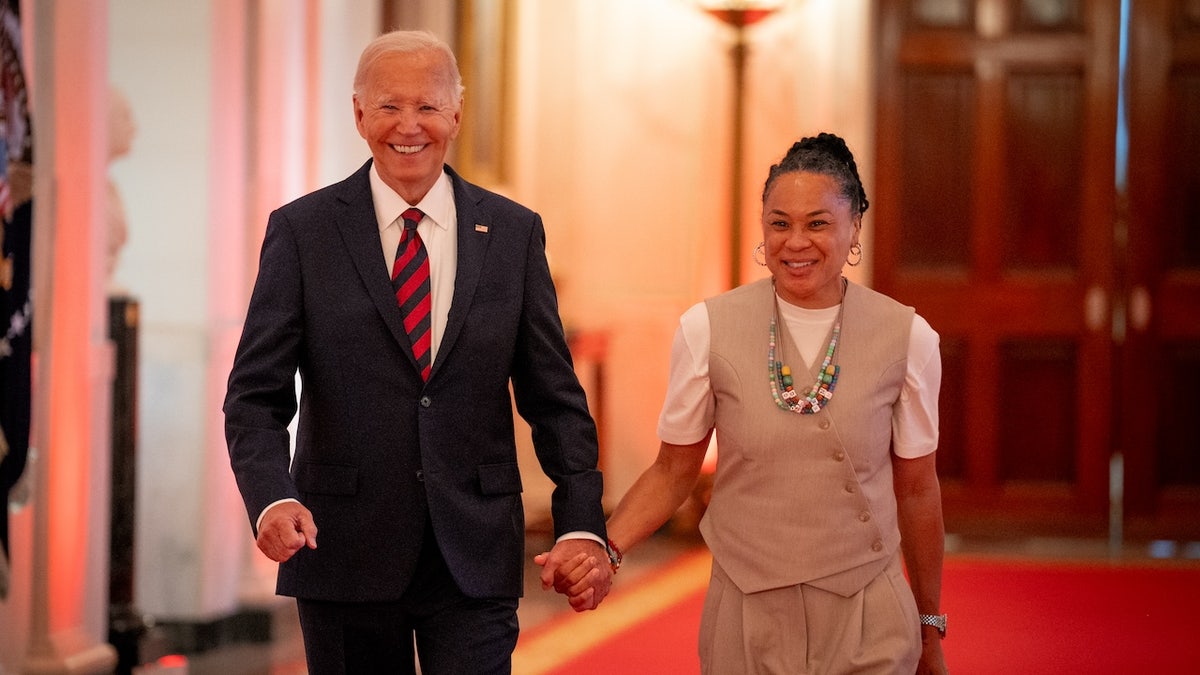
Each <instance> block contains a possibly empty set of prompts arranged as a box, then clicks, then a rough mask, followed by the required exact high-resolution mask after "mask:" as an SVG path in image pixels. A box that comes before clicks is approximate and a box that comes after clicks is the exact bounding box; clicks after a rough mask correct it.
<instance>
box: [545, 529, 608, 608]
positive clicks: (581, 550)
mask: <svg viewBox="0 0 1200 675" xmlns="http://www.w3.org/2000/svg"><path fill="white" fill-rule="evenodd" d="M533 561H534V562H535V563H537V564H538V565H541V567H542V573H541V579H542V590H550V589H551V588H553V589H554V590H555V591H557V592H559V593H562V594H563V595H565V596H567V602H568V603H569V604H570V605H571V608H572V609H574V610H575V611H576V612H585V611H587V610H589V609H596V608H597V607H599V606H600V603H601V602H602V601H603V600H604V598H605V596H607V595H608V591H609V589H610V588H611V587H612V577H613V571H612V567H610V566H609V562H608V554H607V553H605V551H604V547H603V546H601V545H600V543H599V542H596V541H593V540H591V539H564V540H562V541H560V542H558V543H556V544H555V545H554V548H552V549H550V551H549V552H546V553H539V554H537V555H536V556H534V558H533Z"/></svg>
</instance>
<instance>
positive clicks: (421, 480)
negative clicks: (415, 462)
mask: <svg viewBox="0 0 1200 675" xmlns="http://www.w3.org/2000/svg"><path fill="white" fill-rule="evenodd" d="M417 482H418V483H424V482H425V472H424V471H421V470H420V469H418V470H417Z"/></svg>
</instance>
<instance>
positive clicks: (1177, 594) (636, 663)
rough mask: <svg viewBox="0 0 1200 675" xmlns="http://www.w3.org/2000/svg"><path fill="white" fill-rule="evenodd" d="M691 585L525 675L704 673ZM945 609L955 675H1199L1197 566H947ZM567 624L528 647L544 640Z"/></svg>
mask: <svg viewBox="0 0 1200 675" xmlns="http://www.w3.org/2000/svg"><path fill="white" fill-rule="evenodd" d="M693 569H698V568H697V567H696V566H693ZM687 578H688V580H689V581H688V582H687V583H690V584H692V585H693V588H692V590H691V591H690V592H687V593H686V594H683V595H682V597H680V599H678V600H677V601H674V602H672V603H671V604H670V605H669V606H667V607H665V608H664V609H662V610H660V611H657V612H656V613H654V614H653V615H652V616H649V617H648V618H645V619H640V620H635V621H633V622H631V623H630V624H629V625H627V626H625V627H623V628H621V629H620V630H619V631H615V632H612V631H610V633H611V634H610V636H609V637H608V638H607V639H606V640H604V641H603V642H601V643H599V644H597V645H594V646H592V647H591V648H590V649H587V650H586V651H583V652H582V653H572V651H571V649H570V648H569V645H570V643H571V642H572V640H573V638H574V637H577V636H578V635H579V634H580V633H579V632H578V631H580V630H585V627H583V626H582V625H581V626H578V627H575V628H568V630H567V631H566V633H565V634H560V637H559V638H558V639H557V640H556V642H560V643H561V644H557V645H555V647H562V648H563V650H564V656H563V658H562V659H561V660H559V661H558V662H557V663H556V664H555V665H554V666H553V667H550V668H548V669H533V668H531V669H530V671H529V673H519V675H529V674H530V673H533V672H535V671H536V672H538V673H549V674H553V675H568V674H571V675H589V674H592V673H594V674H596V675H600V674H604V675H609V674H611V673H622V674H624V673H629V674H633V675H638V674H651V673H653V674H662V673H668V674H675V673H696V672H698V671H699V660H698V658H697V656H696V633H697V630H698V627H699V621H700V618H699V617H700V609H701V603H702V602H703V596H704V591H703V582H700V587H699V588H698V589H697V588H695V584H696V582H697V580H698V579H699V578H700V577H698V576H697V575H696V573H695V572H694V571H693V572H690V573H689V574H688V576H687ZM652 581H653V580H652ZM642 586H643V584H642V583H640V582H639V583H638V584H635V585H634V586H633V587H630V588H620V587H618V589H617V590H615V591H614V593H613V595H610V596H609V599H608V600H607V601H606V605H605V607H603V608H602V609H601V610H600V611H599V612H592V613H590V614H597V615H598V614H601V613H603V612H604V611H605V610H606V609H613V608H614V607H609V606H608V603H609V602H611V601H612V600H613V599H614V598H618V597H619V598H621V600H622V601H625V602H630V603H636V602H637V600H636V599H637V597H638V595H639V594H645V593H646V592H647V589H645V588H641V587H642ZM645 597H649V596H645ZM614 605H616V603H614ZM633 606H636V605H633ZM942 606H943V609H944V611H946V612H947V613H948V614H949V615H950V627H949V635H948V637H947V639H946V642H945V651H946V658H947V662H948V664H949V667H950V671H951V673H955V674H956V675H964V674H965V675H988V674H992V673H996V674H1001V673H1003V674H1005V675H1009V674H1012V673H1021V674H1022V675H1030V674H1033V675H1036V674H1040V673H1046V674H1048V675H1049V674H1054V675H1058V674H1063V673H1069V674H1071V675H1088V674H1096V675H1110V674H1111V675H1123V674H1126V673H1166V674H1173V673H1200V618H1198V616H1200V614H1198V612H1200V565H1197V564H1192V565H1186V566H1185V565H1179V564H1166V563H1163V564H1156V563H1151V562H1147V563H1121V564H1116V563H1113V564H1109V563H1107V562H1103V561H1098V562H1074V563H1072V562H1049V561H1026V560H1009V559H985V558H966V557H950V558H948V559H947V561H946V569H945V579H944V583H943V591H942ZM564 618H565V617H564ZM558 623H560V622H559V621H558V620H553V621H551V622H549V624H550V625H547V626H542V627H539V628H538V629H535V631H533V632H534V633H535V635H533V636H531V637H533V638H536V637H538V635H540V636H541V637H542V638H543V640H545V639H546V638H548V637H549V636H550V632H551V631H554V630H555V626H554V624H558ZM522 641H523V642H526V640H525V638H524V637H523V638H522ZM531 646H532V645H531ZM519 649H520V648H519ZM514 672H517V671H516V670H514Z"/></svg>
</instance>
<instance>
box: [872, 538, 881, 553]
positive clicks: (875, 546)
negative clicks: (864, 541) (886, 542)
mask: <svg viewBox="0 0 1200 675" xmlns="http://www.w3.org/2000/svg"><path fill="white" fill-rule="evenodd" d="M871 550H872V551H875V552H876V553H878V552H880V551H882V550H883V542H882V541H879V540H878V539H876V540H875V543H874V544H871Z"/></svg>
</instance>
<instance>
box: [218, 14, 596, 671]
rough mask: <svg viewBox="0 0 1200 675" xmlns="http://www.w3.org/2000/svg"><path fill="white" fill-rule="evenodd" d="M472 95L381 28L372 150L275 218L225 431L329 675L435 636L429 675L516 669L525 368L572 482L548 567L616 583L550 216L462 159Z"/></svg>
mask: <svg viewBox="0 0 1200 675" xmlns="http://www.w3.org/2000/svg"><path fill="white" fill-rule="evenodd" d="M462 92H463V89H462V84H461V78H460V76H459V72H458V66H457V64H456V62H455V59H454V55H453V53H452V52H451V51H450V49H449V48H448V47H447V46H446V45H445V44H444V43H442V42H441V41H440V40H438V39H437V38H435V37H433V36H432V35H430V34H428V33H423V32H399V31H398V32H394V33H388V34H386V35H383V36H381V37H379V38H377V39H376V40H374V41H373V42H372V43H371V44H370V45H368V46H367V48H366V49H365V50H364V51H363V54H362V57H361V59H360V61H359V65H358V71H357V73H356V75H355V80H354V115H355V121H356V124H357V127H358V130H359V133H360V134H361V135H362V137H363V138H364V139H365V140H366V141H367V144H368V145H369V146H370V148H371V154H372V159H371V160H370V161H368V162H367V163H366V164H365V165H363V167H362V168H361V169H359V170H358V171H357V172H356V173H355V174H354V175H352V176H350V177H349V178H347V179H346V180H344V181H342V182H340V183H336V184H334V185H331V186H328V187H326V188H323V189H320V190H317V191H315V192H313V193H311V194H309V195H306V196H304V197H301V198H300V199H297V200H296V201H294V202H292V203H290V204H288V205H286V206H283V207H281V208H279V209H278V210H276V211H275V212H273V213H272V214H271V217H270V220H269V222H268V225H267V230H266V236H265V238H264V241H263V247H262V255H261V259H260V262H259V273H258V279H257V281H256V282H255V287H254V293H253V295H252V297H251V299H250V305H249V309H248V310H247V314H246V321H245V326H244V328H243V333H242V339H241V342H240V344H239V346H238V351H237V355H236V357H235V360H234V365H233V370H232V372H231V374H230V377H229V389H228V393H227V396H226V399H225V406H224V410H225V420H226V421H225V425H226V437H227V440H228V443H229V454H230V460H231V464H232V467H233V472H234V475H235V476H236V478H237V483H238V487H239V489H240V490H241V493H242V496H243V499H244V500H245V503H246V508H247V511H248V513H249V516H250V521H251V524H252V526H253V529H254V532H255V535H256V538H257V543H258V547H259V548H260V549H261V550H262V551H263V552H264V553H265V554H266V555H267V556H268V557H270V558H271V559H273V560H276V561H278V562H280V563H281V565H280V568H279V578H278V592H279V593H280V594H283V595H290V596H294V597H296V598H297V604H298V607H299V611H300V619H301V626H302V630H303V633H304V641H305V650H306V653H307V659H308V665H309V671H310V672H311V673H313V674H314V675H319V674H321V673H347V672H348V673H370V672H388V673H406V672H407V673H413V672H414V671H415V664H414V650H413V644H414V642H415V644H416V657H417V658H419V660H420V664H421V670H422V672H423V673H424V674H425V675H439V674H443V673H469V674H472V675H476V674H483V673H508V672H509V671H510V670H511V655H512V651H513V648H514V647H515V645H516V640H517V630H518V629H517V618H516V609H517V602H518V598H519V597H520V596H521V594H522V589H523V581H522V575H523V563H524V553H525V552H524V535H525V532H524V512H523V508H522V505H521V497H520V493H521V477H520V473H519V471H518V468H517V456H516V446H515V441H514V436H513V415H512V401H511V399H510V393H509V392H510V383H511V391H512V393H513V395H515V399H516V406H517V410H518V412H519V413H520V414H521V416H522V417H523V418H525V419H526V420H527V421H528V422H529V423H530V426H531V427H532V429H533V442H534V446H535V449H536V452H537V456H538V459H539V461H540V463H541V466H542V469H543V471H544V472H545V473H546V474H547V475H548V476H549V477H550V478H551V479H552V480H553V482H554V483H555V486H556V487H555V490H554V493H553V497H552V504H551V509H552V515H553V518H554V528H555V534H556V537H557V541H556V544H555V545H554V547H553V548H552V549H551V551H550V556H549V562H548V563H547V565H546V567H547V570H548V572H547V573H549V574H553V570H554V569H555V568H559V567H562V568H563V569H574V568H575V565H576V564H578V563H579V562H580V561H583V563H584V565H585V569H588V570H589V571H588V572H587V574H586V576H584V577H583V578H582V579H580V578H579V575H578V574H575V575H573V576H572V577H571V581H572V582H577V583H576V585H575V587H574V591H573V592H572V593H571V594H570V595H571V604H572V606H573V607H574V608H575V609H576V610H577V611H582V610H586V609H593V608H595V607H596V606H597V605H598V604H599V603H600V601H601V600H602V599H603V598H604V596H605V594H607V592H608V588H609V585H610V583H611V574H612V572H611V569H610V568H609V562H610V560H609V555H608V552H607V551H606V547H605V541H606V536H605V529H604V514H603V510H602V507H601V493H602V481H601V475H600V472H599V471H598V470H597V467H596V464H597V447H596V429H595V424H594V423H593V421H592V418H591V417H590V415H589V413H588V409H587V402H586V400H585V396H584V392H583V389H582V387H581V386H580V384H579V381H578V379H577V378H576V376H575V373H574V370H573V368H572V363H571V357H570V353H569V352H568V350H567V345H566V340H565V338H564V335H563V328H562V324H561V321H560V319H559V316H558V307H557V300H556V297H555V292H554V287H553V284H552V282H551V279H550V273H549V268H548V266H547V263H546V256H545V233H544V231H543V227H542V222H541V219H540V217H539V216H538V215H537V214H536V213H534V212H532V211H530V210H529V209H526V208H525V207H523V206H521V205H519V204H516V203H514V202H512V201H510V200H508V199H505V198H503V197H500V196H499V195H496V194H493V193H491V192H488V191H486V190H484V189H482V188H480V187H477V186H475V185H472V184H470V183H468V182H466V181H465V180H463V179H462V178H461V177H460V176H458V174H456V173H455V172H454V171H453V170H452V169H450V168H449V167H448V166H446V165H445V164H444V160H445V157H446V152H447V149H448V146H449V143H450V142H451V141H452V140H453V139H454V138H455V136H456V135H457V134H458V130H459V123H460V118H461V110H462ZM414 207H415V208H416V209H419V210H418V211H411V210H410V209H412V208H414ZM406 221H407V222H406ZM414 226H415V231H414ZM406 228H407V229H406ZM397 258H399V259H400V260H399V263H398V264H396V263H395V261H396V259H397ZM402 268H403V269H402ZM410 274H412V275H413V276H411V277H410V276H409V275H410ZM393 277H395V278H394V279H393ZM412 287H416V288H418V289H421V288H423V289H424V290H418V291H417V292H416V293H410V290H411V288H412ZM410 305H415V306H416V307H417V309H415V310H413V309H411V308H410ZM297 372H299V374H300V379H301V393H300V400H299V420H298V429H297V432H296V445H295V456H294V458H292V457H291V456H290V454H289V434H288V431H287V425H288V423H289V421H290V420H291V419H292V417H293V415H294V414H295V413H296V411H297V401H296V393H295V392H296V387H295V375H296V373H297ZM318 528H319V529H320V546H319V547H318V545H317V532H318ZM581 587H590V590H589V591H586V592H584V593H582V594H580V593H578V591H579V589H580V588H581ZM564 590H565V589H564Z"/></svg>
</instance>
